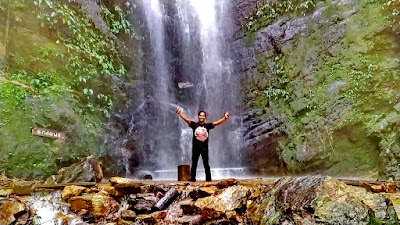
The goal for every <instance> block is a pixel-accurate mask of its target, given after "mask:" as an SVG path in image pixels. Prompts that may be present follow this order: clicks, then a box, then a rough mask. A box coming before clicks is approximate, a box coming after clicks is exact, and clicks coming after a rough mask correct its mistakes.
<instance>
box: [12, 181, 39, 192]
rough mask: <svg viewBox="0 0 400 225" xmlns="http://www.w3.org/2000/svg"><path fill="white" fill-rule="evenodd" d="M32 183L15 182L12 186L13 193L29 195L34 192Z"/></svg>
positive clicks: (34, 183)
mask: <svg viewBox="0 0 400 225" xmlns="http://www.w3.org/2000/svg"><path fill="white" fill-rule="evenodd" d="M35 185H36V182H34V181H16V182H14V183H13V184H12V189H13V193H14V194H16V195H30V194H31V192H33V191H34V190H35Z"/></svg>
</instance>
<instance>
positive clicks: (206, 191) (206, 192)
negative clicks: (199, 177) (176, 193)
mask: <svg viewBox="0 0 400 225" xmlns="http://www.w3.org/2000/svg"><path fill="white" fill-rule="evenodd" d="M217 191H218V188H217V187H216V186H207V187H200V188H196V189H193V190H191V191H190V192H189V196H190V197H191V198H193V199H197V198H204V197H207V196H210V195H213V194H215V193H216V192H217Z"/></svg>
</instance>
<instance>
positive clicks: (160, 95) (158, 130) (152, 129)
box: [141, 0, 243, 178]
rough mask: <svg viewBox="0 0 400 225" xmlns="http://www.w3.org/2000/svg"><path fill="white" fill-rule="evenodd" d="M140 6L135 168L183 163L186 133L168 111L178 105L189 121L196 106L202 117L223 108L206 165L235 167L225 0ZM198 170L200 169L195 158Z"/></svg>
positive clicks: (233, 81) (216, 115)
mask: <svg viewBox="0 0 400 225" xmlns="http://www.w3.org/2000/svg"><path fill="white" fill-rule="evenodd" d="M141 7H142V8H143V9H142V11H143V14H144V18H145V27H146V29H145V30H146V34H145V37H146V39H147V40H148V41H147V45H146V46H145V47H144V49H145V50H144V51H145V52H147V55H146V60H147V61H146V62H147V65H148V66H147V70H146V72H145V74H144V76H143V77H144V84H145V85H144V88H143V92H144V94H143V96H145V97H144V98H145V99H144V101H146V105H147V106H146V109H145V110H144V115H143V119H145V120H146V125H145V126H144V127H143V128H144V131H143V134H142V135H143V136H144V139H145V144H144V146H143V150H142V157H141V161H142V162H141V163H142V166H143V167H144V168H150V170H159V171H160V170H172V171H175V170H176V167H177V166H178V165H181V164H190V162H191V158H190V157H191V140H192V137H191V136H192V131H191V129H190V128H189V127H188V126H187V124H186V123H185V122H184V121H183V120H181V119H180V118H179V116H178V115H176V114H175V111H174V109H175V107H176V106H178V105H179V106H181V107H183V113H184V114H185V115H186V116H187V117H188V118H189V119H191V120H193V121H197V120H198V119H197V113H198V111H199V110H205V111H206V112H207V120H206V122H213V121H216V120H218V119H220V118H222V117H223V116H224V113H225V112H226V111H228V112H230V113H231V115H232V116H231V118H230V119H229V120H228V121H226V122H225V123H224V124H222V125H220V126H218V127H216V128H215V129H213V130H211V131H210V142H209V151H210V152H209V155H210V166H211V168H212V169H213V168H214V169H215V168H227V167H241V166H243V165H242V154H241V147H242V146H241V145H242V138H241V137H242V134H241V132H240V127H241V120H240V117H239V116H238V114H239V113H240V103H241V99H240V98H239V94H238V91H239V78H238V77H237V76H235V73H234V70H233V66H232V60H231V59H230V52H229V43H230V39H231V38H232V36H233V35H232V33H233V31H232V29H233V26H232V24H231V21H232V20H231V15H230V13H231V3H230V1H222V0H219V1H217V0H216V1H214V0H207V1H197V0H176V1H158V0H151V1H143V3H142V5H141ZM198 168H199V169H202V168H203V165H202V161H201V160H200V161H199V166H198ZM228 175H229V174H228ZM200 176H201V175H200ZM214 176H215V174H214ZM216 176H217V177H214V178H221V177H220V176H225V175H218V174H217V175H216Z"/></svg>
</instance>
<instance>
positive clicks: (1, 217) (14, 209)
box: [0, 200, 27, 224]
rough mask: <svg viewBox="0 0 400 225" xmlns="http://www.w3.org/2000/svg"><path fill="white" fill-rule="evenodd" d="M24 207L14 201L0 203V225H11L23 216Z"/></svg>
mask: <svg viewBox="0 0 400 225" xmlns="http://www.w3.org/2000/svg"><path fill="white" fill-rule="evenodd" d="M26 212H27V210H26V209H25V205H24V204H22V203H21V202H18V201H16V200H5V201H1V202H0V224H11V223H14V222H16V220H17V219H18V217H19V216H21V215H23V214H25V213H26Z"/></svg>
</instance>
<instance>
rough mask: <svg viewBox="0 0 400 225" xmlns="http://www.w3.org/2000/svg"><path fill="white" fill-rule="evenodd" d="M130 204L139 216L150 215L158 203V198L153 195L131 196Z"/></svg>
mask: <svg viewBox="0 0 400 225" xmlns="http://www.w3.org/2000/svg"><path fill="white" fill-rule="evenodd" d="M129 198H130V199H128V203H129V205H131V206H132V208H133V210H135V212H136V213H138V214H148V213H151V212H152V207H153V206H154V204H155V203H156V201H157V198H156V197H155V196H154V194H152V193H148V194H137V195H134V194H132V195H129Z"/></svg>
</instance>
